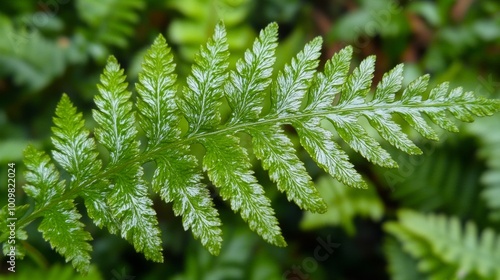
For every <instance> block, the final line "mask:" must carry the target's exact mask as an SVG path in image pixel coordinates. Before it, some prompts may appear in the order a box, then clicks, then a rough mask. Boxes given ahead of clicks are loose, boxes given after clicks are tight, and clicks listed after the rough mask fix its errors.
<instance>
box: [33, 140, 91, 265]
mask: <svg viewBox="0 0 500 280" xmlns="http://www.w3.org/2000/svg"><path fill="white" fill-rule="evenodd" d="M25 164H26V169H27V172H26V174H25V178H26V182H27V184H26V185H25V186H24V190H25V191H26V193H27V194H28V195H29V196H31V197H32V198H34V199H35V202H36V204H35V210H39V211H42V209H43V212H42V213H40V214H43V220H42V222H41V223H40V226H39V227H38V230H40V231H41V232H42V234H43V238H44V239H45V240H48V241H49V242H50V244H51V246H52V247H53V248H54V249H55V250H56V251H57V252H58V253H60V254H61V255H63V256H64V257H65V258H66V261H67V262H69V261H71V262H72V264H73V266H74V267H75V268H76V269H77V270H78V271H80V272H86V271H88V268H89V265H90V254H89V252H90V251H91V250H92V247H91V246H90V244H89V243H88V241H90V240H92V237H91V236H90V234H89V233H88V232H86V231H85V230H84V228H83V227H84V225H83V224H82V223H81V222H80V221H79V219H80V218H81V215H80V214H79V213H78V212H77V210H76V207H75V204H74V202H73V200H72V199H66V200H59V201H57V202H55V203H56V205H53V206H52V207H50V208H49V209H44V207H46V206H48V205H49V204H50V203H54V200H56V198H60V197H61V196H63V194H64V193H65V184H64V181H60V180H59V177H60V175H59V172H58V171H57V169H56V167H55V166H54V164H53V163H52V162H51V161H50V158H49V157H48V156H47V155H46V154H45V153H44V152H40V151H37V150H36V149H35V148H33V147H32V146H28V148H26V151H25Z"/></svg>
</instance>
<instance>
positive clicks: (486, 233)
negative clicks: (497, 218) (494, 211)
mask: <svg viewBox="0 0 500 280" xmlns="http://www.w3.org/2000/svg"><path fill="white" fill-rule="evenodd" d="M398 217H399V221H398V222H388V223H386V224H385V229H386V231H388V232H389V233H391V234H393V235H394V236H395V237H396V238H397V239H398V240H399V241H400V242H401V243H402V245H403V249H404V250H405V251H406V252H408V253H409V254H410V255H412V256H413V257H415V258H417V259H419V270H420V271H422V272H425V273H429V274H430V275H433V277H431V279H453V278H460V279H466V278H465V277H466V276H468V275H478V276H479V277H477V276H476V277H472V278H471V279H478V278H481V279H498V278H500V267H499V266H498V264H499V263H500V236H498V235H496V234H495V232H494V231H493V230H492V229H484V230H483V231H482V232H481V233H478V228H477V226H476V225H475V224H474V223H472V222H468V223H466V224H465V226H464V227H462V225H461V222H460V220H459V219H458V218H457V217H445V216H442V215H433V214H429V215H425V214H420V213H418V212H415V211H411V210H400V211H399V212H398ZM443 263H446V264H447V265H446V266H443ZM467 279H469V278H467Z"/></svg>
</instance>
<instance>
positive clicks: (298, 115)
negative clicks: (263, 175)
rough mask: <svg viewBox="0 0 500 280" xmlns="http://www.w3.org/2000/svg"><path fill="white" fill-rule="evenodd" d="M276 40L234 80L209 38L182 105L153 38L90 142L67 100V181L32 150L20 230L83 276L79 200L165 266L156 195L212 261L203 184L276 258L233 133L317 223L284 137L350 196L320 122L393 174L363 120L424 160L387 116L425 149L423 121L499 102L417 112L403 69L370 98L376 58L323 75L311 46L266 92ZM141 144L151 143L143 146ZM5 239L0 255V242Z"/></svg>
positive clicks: (314, 205)
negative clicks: (31, 231)
mask: <svg viewBox="0 0 500 280" xmlns="http://www.w3.org/2000/svg"><path fill="white" fill-rule="evenodd" d="M277 40H278V26H277V24H276V23H271V24H269V25H268V26H267V27H266V28H265V29H264V30H262V31H261V32H260V35H259V36H258V38H256V39H255V41H254V44H253V47H252V48H250V49H248V50H247V51H246V52H245V54H244V57H243V58H241V59H240V60H239V61H238V62H237V63H236V68H235V69H234V70H230V69H228V65H229V63H228V57H229V51H228V43H227V39H226V30H225V27H224V24H223V23H219V24H217V26H216V28H215V32H214V35H213V36H212V38H210V39H209V40H208V43H207V44H206V45H205V46H202V47H201V48H200V49H199V52H198V54H197V55H196V57H195V63H194V65H193V66H192V73H191V75H190V76H189V77H188V78H187V83H186V86H185V87H184V88H183V89H182V90H181V91H180V92H177V76H176V74H175V64H174V62H173V61H174V60H173V56H172V54H171V51H170V48H169V47H168V45H167V43H166V41H165V39H164V38H163V37H162V36H161V35H160V36H159V37H158V38H157V39H156V40H155V41H154V43H153V45H152V46H151V48H150V49H149V50H148V52H147V54H146V56H145V58H144V62H143V65H142V66H143V69H142V72H141V73H140V74H139V81H138V83H137V84H136V86H135V89H136V91H137V98H136V100H137V102H136V104H135V105H134V104H133V102H132V100H134V98H133V97H132V92H130V91H129V90H128V84H127V83H126V82H125V79H126V77H125V75H124V74H123V69H121V68H120V65H119V64H118V62H117V60H116V59H115V58H114V57H110V58H109V59H108V63H107V65H106V67H105V69H104V72H103V74H102V76H101V83H100V84H99V85H98V91H99V94H97V95H96V96H95V99H94V101H95V104H96V107H97V108H96V109H94V111H93V117H94V120H95V122H96V123H97V127H96V128H95V129H94V133H93V135H94V136H93V135H92V133H91V132H90V131H89V130H87V129H86V128H85V124H84V121H83V118H82V115H81V113H78V112H77V109H76V108H75V106H74V105H73V104H72V103H71V101H70V99H69V97H68V96H67V95H65V94H64V95H63V96H62V98H61V101H60V102H59V104H58V106H57V109H56V116H55V117H54V125H55V126H54V128H53V133H54V135H53V137H52V142H53V144H54V147H55V149H54V151H53V152H52V155H53V159H54V160H55V161H56V162H57V163H58V164H59V166H60V167H61V168H62V170H64V172H65V174H66V173H67V175H69V176H66V177H65V178H68V179H67V181H62V180H61V179H60V175H59V172H58V170H57V169H56V167H55V165H54V164H53V163H52V161H51V159H50V158H49V156H47V155H45V154H44V153H41V152H38V151H36V150H35V149H34V148H32V147H29V148H28V149H27V150H26V164H27V167H28V173H27V179H28V184H27V185H26V186H25V190H26V192H27V193H28V195H30V196H31V197H33V198H35V205H36V206H35V211H34V212H32V213H31V214H29V215H27V216H26V217H25V218H23V219H21V220H20V221H19V225H21V226H25V225H26V224H28V223H29V222H31V221H33V220H34V219H35V218H37V217H43V219H44V220H43V221H42V224H41V225H40V230H41V231H42V232H43V233H44V236H45V238H46V239H47V240H49V241H50V242H51V244H52V245H53V246H54V247H55V248H56V250H58V251H59V252H60V253H61V254H62V255H64V256H65V257H66V259H67V260H71V261H72V262H73V265H74V266H75V267H77V268H78V269H79V270H80V271H86V270H87V269H88V266H89V254H88V251H90V249H91V248H90V247H89V244H88V243H87V242H88V240H90V238H91V237H90V235H89V234H88V233H87V232H85V231H84V230H83V225H82V224H81V223H80V222H79V221H78V220H79V218H80V215H79V214H78V212H77V211H76V209H75V207H74V203H73V200H74V199H75V198H76V197H78V196H80V197H82V198H83V199H84V201H85V205H86V207H87V209H88V213H89V216H90V218H91V219H92V220H93V221H94V222H95V223H96V225H98V226H99V227H106V228H107V229H108V230H109V231H110V232H111V233H114V234H120V235H121V236H122V237H123V238H125V239H127V240H128V241H129V242H131V243H132V244H133V245H134V247H135V249H136V250H137V251H139V252H143V253H144V254H145V256H146V258H148V259H151V260H154V261H162V260H163V255H162V245H161V239H160V230H159V228H158V221H157V220H156V212H155V211H154V209H153V206H152V200H151V198H150V197H149V195H148V188H149V186H150V187H151V190H152V191H153V192H154V193H156V194H158V195H159V196H160V197H161V198H162V199H163V200H164V201H165V202H167V203H169V202H172V207H173V210H174V213H175V214H176V215H180V216H182V222H183V225H184V228H185V229H186V230H188V229H191V231H192V233H193V235H194V237H195V238H197V239H200V241H201V243H202V244H203V245H204V246H205V247H206V248H207V249H208V250H209V251H210V253H212V254H215V255H217V254H218V253H219V252H220V248H221V243H222V231H221V224H222V222H221V220H220V218H219V215H218V211H217V209H216V208H215V206H214V203H213V200H212V197H211V195H210V191H209V189H208V187H207V186H206V185H205V183H204V180H203V172H206V174H207V176H208V179H210V181H211V182H212V183H213V185H214V186H215V188H216V190H218V191H219V193H220V196H221V198H222V199H223V200H224V201H227V203H228V204H229V205H230V207H231V209H232V210H234V211H235V212H238V213H239V214H240V215H241V217H242V218H243V220H245V221H246V222H247V223H248V224H249V227H250V228H251V229H252V230H253V231H255V232H256V233H257V234H259V235H260V236H261V237H262V238H263V239H265V240H266V241H268V242H270V243H272V244H275V245H278V246H285V245H286V242H285V240H284V238H283V236H282V234H281V230H280V228H279V224H278V220H277V218H276V217H275V214H274V210H273V208H272V207H271V201H270V200H269V198H267V197H266V195H265V191H264V188H263V186H261V185H260V184H259V182H258V180H257V178H256V177H255V176H254V173H253V170H252V165H251V163H250V160H249V152H248V150H247V147H243V146H242V145H241V143H240V138H239V136H240V135H241V133H245V134H248V135H249V136H251V137H252V151H253V153H254V154H255V156H256V157H257V159H259V160H260V161H261V162H262V166H263V168H264V169H266V170H268V173H269V176H270V179H271V180H272V181H273V182H275V183H276V185H277V188H278V189H279V190H280V191H281V192H284V193H286V196H287V198H288V199H289V200H290V201H293V202H294V203H296V204H297V205H298V206H299V207H300V208H302V209H304V210H308V211H312V212H317V213H323V212H325V211H326V210H327V204H326V203H325V202H324V201H323V199H322V197H321V195H320V193H319V192H318V190H317V189H316V188H315V187H314V185H313V183H312V179H311V177H310V176H309V175H308V173H307V171H306V168H305V166H304V164H303V163H302V162H301V161H300V159H299V157H298V155H297V154H296V148H295V147H294V145H293V144H292V141H291V140H290V138H289V135H287V132H285V129H284V127H283V125H291V126H293V127H294V128H295V130H296V132H297V134H298V136H299V139H300V143H301V145H302V146H303V148H304V149H305V151H307V152H308V153H309V155H310V156H311V157H312V159H313V160H314V161H316V162H317V164H318V166H320V167H321V168H323V169H324V170H325V171H326V172H327V173H329V174H330V175H331V176H332V177H334V178H336V179H337V180H338V181H340V182H342V183H343V184H345V185H348V186H351V187H358V188H366V187H367V185H366V183H365V182H364V181H363V178H362V177H361V175H360V174H359V173H358V172H357V171H356V170H355V168H354V166H353V164H352V163H350V161H349V158H348V156H347V153H346V152H345V151H344V150H342V149H341V146H340V145H339V144H338V143H337V142H336V141H335V140H334V136H333V135H334V133H333V132H332V131H330V130H328V129H326V128H325V127H323V126H322V122H323V121H329V122H331V123H332V124H333V127H334V129H335V131H336V133H338V135H340V137H341V138H342V139H343V140H344V141H345V142H346V143H347V144H348V145H349V146H350V147H351V148H353V149H354V150H355V151H357V152H359V153H360V154H361V155H362V156H364V157H365V158H367V159H368V160H369V161H371V162H373V163H375V164H378V165H381V166H385V167H396V166H397V163H396V162H395V161H394V160H392V158H391V157H390V155H389V153H388V152H387V151H385V150H384V149H383V148H382V146H381V145H380V143H379V142H377V141H376V140H375V138H373V137H372V136H370V135H369V134H368V133H367V131H366V130H365V128H364V127H363V126H362V125H361V124H360V122H359V119H360V118H361V117H364V118H365V119H367V120H368V121H369V124H370V125H371V126H372V127H373V128H374V129H375V130H376V131H378V132H379V134H380V135H381V136H382V138H384V139H386V140H387V142H388V143H389V144H390V145H393V146H395V147H397V148H399V149H401V150H402V151H404V152H406V153H410V154H419V153H420V150H419V149H418V148H417V147H416V146H415V144H413V142H411V141H410V140H409V138H408V136H407V135H406V134H404V133H403V130H402V129H401V127H400V126H399V125H398V124H397V123H396V122H395V121H394V120H393V119H392V117H393V115H395V114H399V115H400V116H402V118H403V119H404V120H406V121H407V122H408V123H409V124H410V125H411V126H412V127H413V128H415V130H416V131H418V132H420V133H421V134H422V135H423V136H424V137H427V138H431V139H436V138H437V136H436V133H435V132H434V131H433V129H432V128H431V126H430V125H429V124H427V122H426V120H425V119H424V118H423V117H422V114H426V115H427V116H428V117H429V118H430V119H431V120H432V121H433V122H434V123H436V124H437V125H438V126H441V127H443V128H445V129H448V130H452V131H455V130H456V126H455V125H454V124H453V122H451V121H450V120H449V118H448V115H447V112H449V113H451V114H452V115H453V116H455V117H456V118H458V119H460V120H463V121H471V120H472V119H473V117H474V116H487V115H491V114H493V113H494V112H496V111H498V110H499V102H498V101H496V100H488V99H484V98H481V97H476V96H474V95H473V94H472V93H471V92H463V91H462V89H460V88H458V89H454V90H452V91H451V92H449V91H448V85H447V84H442V85H440V86H438V87H436V88H435V89H433V90H432V91H431V92H430V94H429V96H428V97H427V98H425V99H424V97H423V96H424V95H425V91H426V89H427V84H428V80H429V78H428V76H424V77H422V78H420V79H417V80H416V81H414V82H412V83H411V84H410V85H409V86H408V87H407V88H406V89H405V90H404V91H403V92H402V95H401V97H400V98H396V96H397V95H398V92H399V91H401V87H402V86H401V81H402V72H403V67H402V66H401V65H399V66H397V67H395V68H394V69H393V70H392V71H390V72H389V73H387V74H386V75H385V76H384V77H383V79H382V81H381V82H380V83H379V85H378V86H377V87H376V89H375V92H374V95H373V97H371V98H369V97H368V96H369V92H370V91H371V87H372V85H371V80H372V78H373V72H374V65H375V58H374V57H368V58H367V59H365V60H364V61H362V62H361V63H360V65H359V66H358V67H357V68H356V69H354V70H353V71H352V73H350V72H349V68H350V63H351V56H352V48H350V47H347V48H345V49H343V50H341V51H340V52H338V53H337V54H335V55H334V56H333V57H332V58H331V59H330V60H328V61H327V62H326V64H325V67H324V70H323V72H318V71H317V69H316V68H317V66H318V64H319V57H320V50H321V44H322V40H321V38H319V37H318V38H315V39H313V40H312V41H311V42H309V43H308V44H307V45H306V46H305V47H304V49H303V50H302V51H301V52H299V53H298V54H297V55H296V56H295V57H294V58H293V59H292V60H291V62H290V63H289V64H287V65H286V66H285V67H284V69H283V70H281V71H279V72H278V73H277V78H276V79H275V80H274V81H273V79H272V74H273V64H274V62H275V57H274V54H275V50H276V46H277ZM224 99H225V100H226V101H227V103H228V105H229V107H230V109H231V110H230V113H229V115H228V116H222V115H221V108H220V107H221V104H223V100H224ZM268 100H270V106H268V105H267V104H266V102H267V101H268ZM264 108H265V109H264ZM186 124H187V125H186ZM140 130H142V131H143V132H144V135H145V138H146V141H145V142H144V143H143V144H142V145H141V143H140V140H139V134H140ZM193 144H200V145H202V146H203V147H204V148H205V154H204V155H203V156H202V157H201V158H200V159H201V160H200V162H199V161H198V158H197V157H196V156H195V155H194V154H193V153H192V152H191V150H190V145H193ZM97 145H100V146H102V147H104V148H105V150H106V152H104V153H105V155H101V154H100V153H99V152H98V150H97ZM147 162H153V163H155V166H156V168H155V170H154V174H153V178H152V180H151V182H148V181H147V180H146V179H145V178H144V176H143V175H144V172H143V165H144V164H145V163H147ZM64 221H66V222H64ZM1 237H2V239H0V240H2V241H3V240H4V239H5V233H2V235H1Z"/></svg>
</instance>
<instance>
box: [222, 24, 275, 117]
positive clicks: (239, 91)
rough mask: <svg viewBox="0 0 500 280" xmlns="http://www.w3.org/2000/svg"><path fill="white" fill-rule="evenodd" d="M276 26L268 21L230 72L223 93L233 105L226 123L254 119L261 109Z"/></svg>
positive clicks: (267, 80)
mask: <svg viewBox="0 0 500 280" xmlns="http://www.w3.org/2000/svg"><path fill="white" fill-rule="evenodd" d="M277 39H278V25H277V24H276V23H271V24H269V25H268V26H267V27H266V28H265V29H264V30H262V31H261V32H260V35H259V37H258V38H257V39H255V42H254V44H253V47H252V50H247V51H246V52H245V56H244V60H243V59H241V60H239V61H238V62H237V64H236V70H237V71H231V75H230V82H228V83H227V84H226V88H225V93H226V97H227V99H228V102H229V105H230V106H231V108H232V112H231V113H232V114H231V119H230V120H229V123H239V122H242V121H248V120H256V119H258V117H259V115H260V114H261V112H262V106H263V102H264V98H265V91H264V90H265V89H266V88H267V87H268V86H269V84H270V83H271V75H272V70H273V64H274V62H275V60H276V59H275V57H274V52H275V50H276V47H277V46H278V44H277V43H276V41H277Z"/></svg>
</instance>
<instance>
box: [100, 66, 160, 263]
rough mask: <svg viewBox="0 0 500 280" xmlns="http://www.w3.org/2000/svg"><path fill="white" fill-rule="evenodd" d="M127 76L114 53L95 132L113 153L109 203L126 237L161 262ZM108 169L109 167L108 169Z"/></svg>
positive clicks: (106, 73) (102, 89)
mask: <svg viewBox="0 0 500 280" xmlns="http://www.w3.org/2000/svg"><path fill="white" fill-rule="evenodd" d="M124 80H125V76H124V75H123V70H121V69H120V67H119V65H118V63H117V61H116V59H115V58H114V57H110V59H109V60H108V63H107V65H106V69H105V70H104V74H103V75H102V76H101V83H102V84H100V85H99V86H98V88H99V93H100V94H99V95H97V96H96V97H95V103H96V105H97V107H98V109H99V110H94V112H93V113H94V119H95V121H96V122H97V123H98V124H99V127H98V128H96V129H95V134H96V137H97V139H98V141H99V142H100V143H102V144H103V145H104V146H105V147H106V149H107V150H108V151H109V154H110V162H109V165H108V166H107V172H108V173H109V177H108V178H109V181H110V183H111V184H112V185H111V189H112V190H111V193H110V195H109V198H108V204H109V207H110V209H111V212H112V213H113V216H114V217H115V218H116V219H117V220H118V221H119V223H120V225H121V234H122V237H124V238H126V239H127V240H129V241H130V242H132V243H133V244H134V247H135V249H136V250H137V251H142V252H144V254H145V256H146V257H147V258H149V259H151V260H154V261H158V262H161V261H162V260H163V256H162V254H161V251H162V248H161V239H160V230H159V229H158V226H157V224H158V222H157V221H156V217H155V216H156V213H155V211H154V210H153V208H152V204H153V202H152V201H151V199H150V198H149V197H148V196H147V187H146V185H145V182H144V181H143V178H142V176H143V170H142V166H141V165H140V163H139V162H137V161H136V160H135V158H136V157H137V156H138V154H139V141H137V140H136V137H137V130H136V128H135V117H134V114H133V111H132V103H131V102H130V101H129V99H130V96H131V93H130V92H128V91H127V90H126V89H127V84H126V83H125V82H124ZM105 172H106V171H105Z"/></svg>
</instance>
